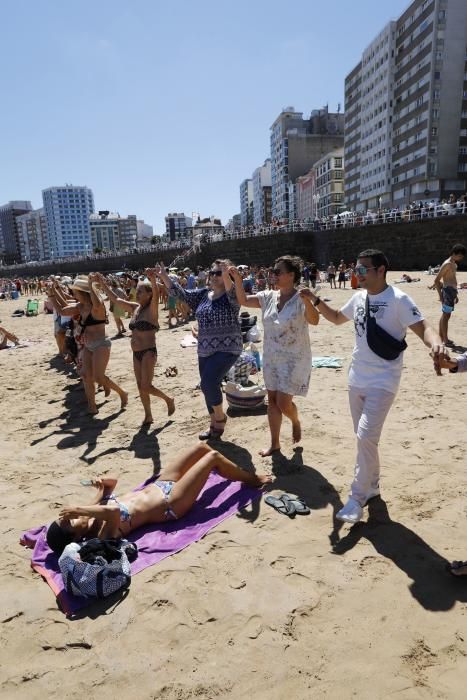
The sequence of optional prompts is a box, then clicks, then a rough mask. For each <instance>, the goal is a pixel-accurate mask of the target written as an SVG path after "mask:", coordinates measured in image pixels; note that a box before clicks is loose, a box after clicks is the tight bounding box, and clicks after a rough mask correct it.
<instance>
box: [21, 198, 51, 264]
mask: <svg viewBox="0 0 467 700" xmlns="http://www.w3.org/2000/svg"><path fill="white" fill-rule="evenodd" d="M16 228H17V233H18V244H19V250H20V256H21V261H22V262H31V261H41V260H48V259H49V258H50V247H49V237H48V234H47V219H46V216H45V210H44V209H35V210H34V211H30V212H28V213H27V214H22V215H21V216H17V217H16Z"/></svg>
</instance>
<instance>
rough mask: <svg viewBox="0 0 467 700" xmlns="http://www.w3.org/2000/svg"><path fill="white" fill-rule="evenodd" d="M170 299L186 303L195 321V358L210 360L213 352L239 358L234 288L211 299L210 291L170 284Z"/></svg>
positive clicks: (238, 333)
mask: <svg viewBox="0 0 467 700" xmlns="http://www.w3.org/2000/svg"><path fill="white" fill-rule="evenodd" d="M170 296H174V297H176V298H178V299H182V300H183V301H185V302H186V303H187V304H188V306H189V307H190V308H191V309H192V311H194V313H195V316H196V320H197V321H198V355H200V356H201V357H209V355H213V354H214V353H215V352H228V353H232V354H234V355H239V354H240V353H241V352H242V349H243V342H242V333H241V328H240V321H239V319H238V314H239V311H240V305H239V303H238V301H237V296H236V294H235V288H234V287H232V289H230V290H229V291H228V292H226V293H225V294H222V296H220V297H218V298H217V299H211V298H210V297H209V289H206V288H204V289H183V288H182V287H181V286H180V285H179V284H177V283H176V282H173V283H172V286H171V287H170Z"/></svg>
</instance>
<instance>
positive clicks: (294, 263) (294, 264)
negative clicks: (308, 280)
mask: <svg viewBox="0 0 467 700" xmlns="http://www.w3.org/2000/svg"><path fill="white" fill-rule="evenodd" d="M279 263H283V264H284V266H285V269H286V270H287V272H293V281H294V284H298V283H299V282H300V279H301V276H302V265H303V262H302V260H301V258H298V257H296V256H295V255H281V257H280V258H277V259H276V260H274V266H276V265H278V264H279Z"/></svg>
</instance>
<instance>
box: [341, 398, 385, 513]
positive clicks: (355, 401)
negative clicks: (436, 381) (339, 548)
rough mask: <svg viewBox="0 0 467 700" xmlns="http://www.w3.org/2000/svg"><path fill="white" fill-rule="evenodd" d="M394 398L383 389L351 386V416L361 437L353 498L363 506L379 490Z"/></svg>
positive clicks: (358, 440)
mask: <svg viewBox="0 0 467 700" xmlns="http://www.w3.org/2000/svg"><path fill="white" fill-rule="evenodd" d="M394 398H395V394H391V393H390V392H389V391H385V390H383V389H357V388H355V387H349V403H350V413H351V414H352V420H353V424H354V431H355V435H356V436H357V459H356V462H355V474H354V480H353V482H352V486H351V488H350V495H351V497H352V498H353V499H354V500H356V501H357V502H358V503H359V504H360V505H361V506H362V507H363V506H364V505H365V503H366V502H367V500H368V498H369V497H371V495H373V494H374V492H375V491H378V489H379V471H380V464H379V455H378V444H379V438H380V436H381V432H382V430H383V425H384V421H385V420H386V416H387V414H388V412H389V409H390V408H391V406H392V402H393V401H394Z"/></svg>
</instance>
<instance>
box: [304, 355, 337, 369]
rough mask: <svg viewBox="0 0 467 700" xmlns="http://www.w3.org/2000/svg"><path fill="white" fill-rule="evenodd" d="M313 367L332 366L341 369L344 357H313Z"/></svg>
mask: <svg viewBox="0 0 467 700" xmlns="http://www.w3.org/2000/svg"><path fill="white" fill-rule="evenodd" d="M311 366H312V367H316V368H319V367H331V368H333V369H339V368H340V367H342V357H313V359H312V361H311Z"/></svg>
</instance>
